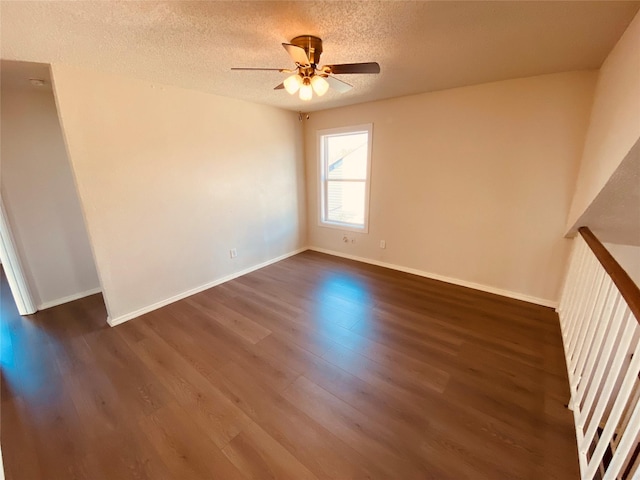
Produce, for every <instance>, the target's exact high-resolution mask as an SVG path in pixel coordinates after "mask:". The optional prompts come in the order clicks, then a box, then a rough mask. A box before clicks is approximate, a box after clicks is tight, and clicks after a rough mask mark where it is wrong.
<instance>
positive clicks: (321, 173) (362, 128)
mask: <svg viewBox="0 0 640 480" xmlns="http://www.w3.org/2000/svg"><path fill="white" fill-rule="evenodd" d="M358 132H367V133H368V138H369V141H368V142H367V179H366V180H365V192H364V196H365V199H364V226H362V227H361V226H358V225H353V224H349V223H341V222H331V221H325V220H323V217H324V210H325V207H326V205H325V204H326V197H327V192H326V182H325V178H326V172H325V168H324V167H325V165H324V163H325V162H324V157H323V151H322V150H323V142H322V137H323V136H324V135H340V134H346V133H358ZM316 145H317V159H318V162H317V164H318V167H317V168H318V226H319V227H326V228H335V229H338V230H346V231H350V232H359V233H369V200H370V199H369V192H370V190H371V150H372V145H373V123H364V124H361V125H351V126H348V127H340V128H329V129H326V130H318V131H317V132H316Z"/></svg>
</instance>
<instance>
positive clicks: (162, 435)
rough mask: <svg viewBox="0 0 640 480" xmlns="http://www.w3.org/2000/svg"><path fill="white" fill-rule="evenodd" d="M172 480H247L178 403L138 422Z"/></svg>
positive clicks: (164, 407)
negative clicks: (175, 479)
mask: <svg viewBox="0 0 640 480" xmlns="http://www.w3.org/2000/svg"><path fill="white" fill-rule="evenodd" d="M138 426H139V427H140V429H141V430H142V432H143V433H144V434H145V436H146V437H147V439H148V441H149V442H150V443H151V444H152V445H153V446H154V447H155V449H156V450H157V452H158V454H159V455H160V457H161V458H162V459H163V462H164V463H165V464H166V465H167V467H168V468H169V470H170V472H171V474H172V476H173V478H190V479H194V480H195V479H202V480H206V479H211V478H224V479H229V480H234V479H243V478H246V477H245V476H244V475H242V474H241V473H240V472H239V471H238V469H237V468H236V467H235V466H234V465H233V464H232V463H231V462H230V461H229V459H228V458H227V457H226V456H224V455H223V454H222V451H221V450H220V449H219V448H218V447H216V446H215V444H214V443H213V442H211V441H210V440H209V437H208V436H207V435H206V434H205V432H203V431H202V430H201V429H200V428H199V426H198V425H197V424H196V423H195V422H194V421H193V420H192V419H191V418H190V417H189V415H188V413H187V411H186V410H184V409H183V408H182V407H180V406H179V405H177V404H175V403H169V404H167V405H164V406H163V407H162V408H160V409H159V410H157V411H155V412H154V413H152V414H151V415H149V416H147V417H146V418H143V419H141V420H140V421H139V422H138Z"/></svg>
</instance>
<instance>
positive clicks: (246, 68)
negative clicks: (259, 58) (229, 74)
mask: <svg viewBox="0 0 640 480" xmlns="http://www.w3.org/2000/svg"><path fill="white" fill-rule="evenodd" d="M231 70H266V71H272V72H289V71H290V70H288V69H286V68H254V67H231Z"/></svg>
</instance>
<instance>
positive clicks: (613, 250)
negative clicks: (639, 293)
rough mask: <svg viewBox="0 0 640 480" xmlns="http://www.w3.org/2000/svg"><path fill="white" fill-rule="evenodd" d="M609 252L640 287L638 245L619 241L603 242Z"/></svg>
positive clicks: (639, 253) (639, 251)
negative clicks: (623, 243)
mask: <svg viewBox="0 0 640 480" xmlns="http://www.w3.org/2000/svg"><path fill="white" fill-rule="evenodd" d="M604 246H605V247H607V250H609V253H610V254H611V255H612V256H613V258H615V259H616V261H617V262H618V263H619V264H620V266H621V267H622V268H624V270H625V272H627V274H628V275H629V276H630V277H631V280H633V281H634V282H635V284H636V285H638V286H639V287H640V247H638V246H635V245H621V244H619V243H605V244H604Z"/></svg>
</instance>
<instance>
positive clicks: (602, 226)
mask: <svg viewBox="0 0 640 480" xmlns="http://www.w3.org/2000/svg"><path fill="white" fill-rule="evenodd" d="M582 225H586V226H588V227H589V228H590V229H591V230H592V231H593V233H595V234H596V236H597V237H598V238H599V239H600V241H602V242H611V243H619V244H623V245H636V246H640V140H638V141H637V142H636V143H635V145H634V147H633V148H632V149H631V150H630V151H629V153H628V154H627V156H626V157H625V159H624V160H623V161H622V163H621V164H620V166H619V167H618V168H617V169H616V171H615V172H614V174H613V175H612V176H611V178H610V179H609V181H608V182H607V184H606V185H605V186H604V188H603V189H602V190H601V191H600V193H599V194H598V196H597V197H596V199H595V200H594V201H593V202H591V205H589V208H587V211H586V212H585V213H584V214H583V215H582V217H580V219H579V220H578V222H576V225H575V226H574V228H576V227H580V226H582Z"/></svg>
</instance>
